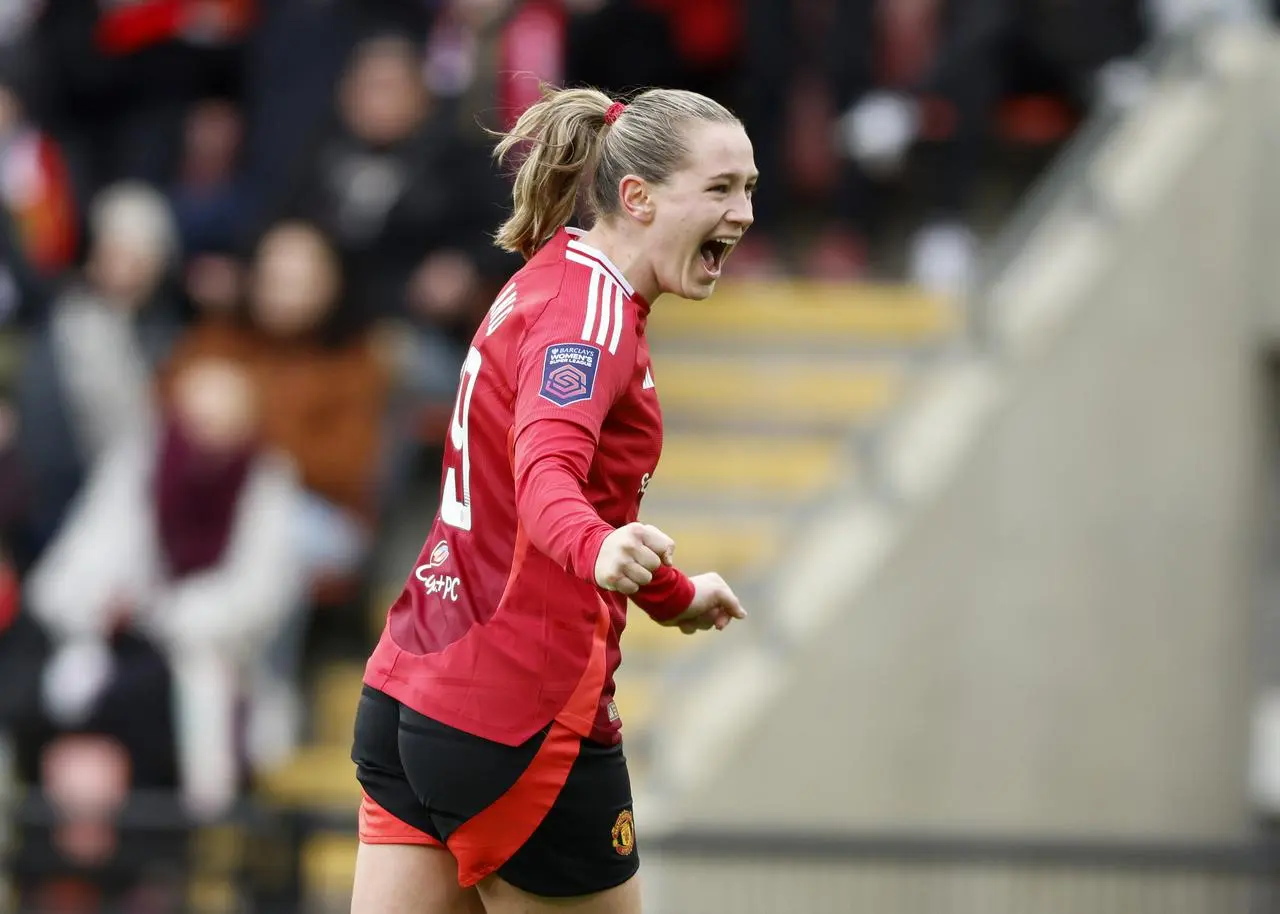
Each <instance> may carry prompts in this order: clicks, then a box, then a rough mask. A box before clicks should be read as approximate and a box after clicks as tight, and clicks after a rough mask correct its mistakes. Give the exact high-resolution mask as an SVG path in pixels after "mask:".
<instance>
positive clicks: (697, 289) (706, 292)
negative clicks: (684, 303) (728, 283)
mask: <svg viewBox="0 0 1280 914" xmlns="http://www.w3.org/2000/svg"><path fill="white" fill-rule="evenodd" d="M715 290H716V284H715V282H711V283H709V284H706V285H704V284H702V283H694V284H693V285H691V286H689V287H688V288H687V289H686V290H685V291H684V293H683V295H681V298H687V299H689V300H690V301H706V300H707V299H708V298H710V297H711V293H712V292H714V291H715Z"/></svg>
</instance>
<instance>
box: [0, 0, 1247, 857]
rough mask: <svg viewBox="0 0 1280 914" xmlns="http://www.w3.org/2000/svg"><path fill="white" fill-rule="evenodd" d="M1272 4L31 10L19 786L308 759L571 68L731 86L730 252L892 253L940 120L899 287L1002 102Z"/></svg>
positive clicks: (781, 260)
mask: <svg viewBox="0 0 1280 914" xmlns="http://www.w3.org/2000/svg"><path fill="white" fill-rule="evenodd" d="M1252 10H1253V6H1252V4H1251V3H1249V2H1246V0H1240V2H1236V3H1232V2H1231V0H1073V2H1063V0H954V2H952V0H881V2H875V0H789V2H788V0H523V2H517V0H4V2H3V3H0V732H8V733H10V734H11V735H12V736H13V737H14V738H15V742H16V745H17V758H18V768H19V775H20V776H21V777H22V779H23V780H25V781H27V782H28V783H31V784H37V785H42V786H43V787H44V788H45V789H46V790H47V791H49V792H50V793H51V794H54V795H57V794H58V793H59V792H61V791H69V792H70V793H71V794H74V793H75V792H76V790H77V789H79V790H81V791H84V790H88V791H89V792H90V793H92V794H94V795H95V796H98V797H99V800H100V801H101V802H102V803H106V804H108V805H109V804H110V803H111V802H114V800H113V799H112V798H117V799H118V797H119V796H121V795H122V794H123V793H124V792H125V791H127V790H130V789H138V788H154V789H162V790H177V791H178V792H179V794H180V795H181V796H182V797H183V798H184V800H185V802H186V803H187V804H188V806H189V808H190V809H191V810H192V811H193V812H195V813H197V814H201V813H203V814H216V813H217V812H218V811H220V810H222V809H224V808H225V807H226V805H227V804H228V803H229V802H231V801H232V800H233V799H234V798H235V796H236V795H237V794H238V793H239V792H240V791H241V790H242V789H243V788H244V786H245V785H246V784H247V783H249V782H250V781H251V779H252V777H253V775H254V773H255V772H257V771H261V770H263V769H264V768H269V767H271V766H274V765H276V764H279V763H280V762H281V761H282V760H284V759H287V758H288V757H289V754H290V753H291V752H292V751H293V750H294V748H295V746H296V745H297V743H298V740H299V738H300V736H301V733H302V728H303V725H304V720H303V708H302V702H301V700H300V697H299V696H300V690H299V684H300V682H301V676H302V670H303V663H304V646H305V644H306V640H307V639H306V636H307V631H308V627H309V625H310V624H311V623H310V620H311V619H312V617H313V614H314V612H315V611H316V610H315V608H316V606H317V605H320V604H324V603H325V602H326V601H333V600H339V601H340V600H341V599H342V597H341V595H342V594H349V593H351V592H353V591H354V592H357V593H358V592H360V588H361V587H362V586H363V584H364V582H366V581H367V577H368V569H369V567H370V559H371V556H372V555H373V554H374V553H375V551H376V549H377V546H378V543H379V533H380V531H381V530H382V528H383V523H382V522H383V519H384V518H385V516H386V513H387V512H388V510H389V509H390V508H391V507H393V506H394V505H395V504H396V503H397V500H398V499H399V498H400V497H401V496H402V494H403V492H404V490H405V487H406V486H407V485H409V483H410V482H411V481H412V479H413V477H414V473H415V470H416V468H417V467H418V465H419V461H418V460H417V457H418V456H419V454H420V452H421V449H422V448H423V447H430V446H431V444H432V443H433V441H434V440H436V439H437V438H438V436H439V434H440V430H441V428H442V427H443V425H442V422H441V417H442V416H443V417H444V418H445V419H446V420H447V416H448V408H449V406H450V405H451V403H452V396H453V391H454V384H455V381H456V376H457V372H458V368H459V366H460V364H461V358H462V355H463V353H464V352H465V345H466V341H467V340H468V339H469V337H470V334H471V331H472V329H473V327H474V325H475V324H476V323H477V321H478V320H479V317H480V316H481V315H482V314H483V312H484V310H485V308H487V306H488V304H489V302H490V300H491V298H492V296H493V294H494V293H495V292H496V290H497V289H498V288H499V286H500V285H501V283H502V282H503V281H504V280H505V278H506V277H507V276H508V275H509V273H510V272H511V271H512V270H513V269H514V268H515V267H516V266H518V264H516V263H513V262H512V260H511V258H510V257H509V256H508V255H505V254H502V253H501V252H499V251H497V250H496V249H495V248H494V247H493V246H492V244H491V243H490V232H491V231H492V230H493V229H494V228H495V227H496V225H497V224H498V222H499V221H500V219H501V218H502V213H503V207H504V204H505V202H506V200H507V199H508V194H509V190H508V186H507V183H506V182H507V178H506V176H504V175H502V174H499V173H497V172H495V170H494V169H493V167H492V165H491V162H490V157H489V150H490V148H491V143H492V137H491V136H490V135H489V134H488V133H487V131H490V130H495V129H501V128H502V127H504V126H506V125H508V124H509V123H511V122H512V120H513V119H514V117H515V116H516V115H518V113H519V112H520V111H521V110H522V109H523V107H524V106H526V105H527V104H528V103H529V102H531V101H532V100H533V99H534V98H536V96H537V94H538V92H539V85H540V83H541V82H544V81H545V82H548V83H552V84H566V83H591V84H594V85H597V86H601V87H603V88H606V89H608V90H610V91H613V92H615V93H619V94H621V93H624V92H625V91H626V90H628V89H632V88H635V87H640V86H645V85H655V84H657V85H668V86H681V87H687V88H692V89H696V90H699V91H702V92H705V93H707V94H710V95H712V96H714V97H716V98H718V99H721V100H722V101H725V102H726V103H728V104H729V105H731V106H732V107H733V108H734V109H735V110H736V111H737V112H738V113H739V114H740V115H741V116H742V118H743V119H744V121H745V122H746V124H747V126H748V129H749V130H750V132H751V135H752V137H753V140H754V142H755V144H756V154H757V162H758V165H759V167H760V170H761V172H762V175H763V180H762V181H761V184H760V190H759V193H758V197H757V199H756V206H757V222H756V225H757V227H756V228H755V229H754V230H753V231H752V233H751V235H750V236H748V241H747V242H744V244H743V245H742V246H740V250H739V251H738V252H737V253H735V255H734V260H733V261H732V262H731V264H730V271H731V272H734V271H736V274H737V275H738V276H739V277H751V276H756V277H761V276H780V275H787V274H802V275H807V276H812V277H817V278H821V279H835V280H848V281H857V280H860V279H865V278H868V277H869V276H870V275H872V263H871V257H870V254H869V251H870V250H871V247H872V242H874V240H875V237H876V232H877V224H876V219H875V206H874V205H873V203H872V200H873V197H874V196H875V193H876V188H877V186H879V185H881V184H883V183H885V182H891V181H893V180H894V176H895V175H897V174H900V173H901V171H902V170H903V168H904V167H905V166H906V163H907V162H908V161H910V160H911V159H912V157H913V156H914V155H915V153H916V152H917V151H918V150H920V149H922V148H927V150H928V152H929V155H928V157H927V160H926V165H925V167H924V169H923V172H922V173H921V176H920V179H919V182H918V187H917V188H915V192H916V194H917V196H918V198H919V199H920V201H921V205H920V211H921V213H922V217H921V220H920V224H919V225H918V226H917V227H916V230H915V231H914V233H913V235H912V237H911V238H910V240H909V243H908V253H907V257H906V258H905V262H906V264H907V266H906V268H905V270H906V275H905V276H904V277H903V278H906V279H910V280H914V281H918V282H921V283H924V284H925V285H928V286H931V287H935V288H938V289H940V290H944V291H947V290H951V291H954V290H957V289H962V288H963V287H964V285H965V283H966V282H968V281H969V280H970V279H971V276H972V272H973V269H974V264H975V260H976V257H977V241H976V235H975V232H974V230H973V229H972V228H971V227H970V222H969V220H970V216H969V213H970V210H971V207H972V206H973V195H974V193H975V189H976V188H977V186H978V180H979V177H980V174H981V171H982V165H983V151H984V149H985V148H986V144H987V143H988V142H989V141H990V139H991V136H992V134H993V133H994V132H998V131H999V130H1000V129H1002V125H1003V126H1004V127H1005V128H1007V126H1008V125H1007V124H1006V122H1005V121H1002V120H1001V119H1000V117H1001V116H1003V115H999V116H998V115H997V112H1006V113H1007V112H1008V111H1013V112H1014V114H1013V115H1012V116H1013V117H1014V118H1015V122H1016V125H1017V127H1016V129H1018V130H1020V131H1022V133H1023V134H1024V135H1034V136H1038V137H1041V138H1043V139H1046V140H1047V141H1052V142H1058V141H1060V140H1062V139H1063V138H1065V137H1066V136H1069V135H1070V132H1071V130H1072V129H1073V128H1074V125H1075V124H1076V123H1078V121H1079V119H1080V118H1081V117H1082V116H1083V115H1084V114H1085V113H1086V112H1087V111H1088V110H1089V109H1090V108H1091V107H1093V106H1095V105H1098V104H1109V105H1125V104H1131V103H1132V101H1133V99H1135V98H1137V97H1139V95H1140V93H1141V90H1142V85H1143V79H1144V76H1143V73H1142V68H1141V66H1140V64H1139V63H1138V57H1137V55H1138V53H1139V51H1140V49H1141V48H1142V47H1143V46H1144V45H1145V44H1146V42H1148V41H1149V40H1150V38H1151V37H1152V35H1153V34H1155V33H1157V32H1158V31H1160V30H1163V29H1170V28H1176V27H1179V26H1181V25H1183V24H1185V23H1187V22H1190V21H1192V20H1194V19H1195V18H1196V17H1197V16H1199V15H1207V14H1224V13H1230V14H1235V15H1249V14H1250V13H1251V12H1252ZM1018 99H1021V100H1023V101H1024V102H1026V101H1027V100H1028V99H1030V100H1031V101H1030V103H1028V104H1024V105H1023V106H1022V107H1021V108H1008V106H1007V103H1009V102H1010V101H1012V100H1018ZM1002 106H1005V107H1002ZM335 594H336V595H338V596H335ZM360 647H361V648H363V645H361V646H360ZM77 771H79V772H84V771H93V772H95V775H94V778H93V779H92V780H93V782H94V783H93V785H92V786H91V787H87V788H86V787H85V786H84V783H85V782H84V780H83V779H80V780H77V779H76V778H75V777H70V776H68V774H67V772H77ZM69 784H79V785H80V786H79V787H71V786H68V785H69ZM99 837H100V836H99ZM66 842H67V843H66V845H65V847H64V848H63V849H64V850H65V851H66V852H67V853H68V854H70V855H72V856H73V857H74V856H76V855H77V854H79V855H80V857H81V858H82V859H83V860H84V861H90V862H92V861H93V860H94V859H97V858H96V857H95V855H98V856H100V855H101V854H102V853H104V851H103V849H102V841H101V840H97V841H96V842H95V839H94V838H93V835H92V834H91V833H90V834H88V837H86V834H85V833H80V832H74V833H72V832H68V834H67V836H66ZM108 843H109V842H108Z"/></svg>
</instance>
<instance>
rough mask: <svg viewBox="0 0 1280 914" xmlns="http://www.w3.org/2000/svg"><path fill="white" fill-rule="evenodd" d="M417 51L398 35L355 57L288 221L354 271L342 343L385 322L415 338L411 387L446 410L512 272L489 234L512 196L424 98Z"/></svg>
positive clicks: (469, 137)
mask: <svg viewBox="0 0 1280 914" xmlns="http://www.w3.org/2000/svg"><path fill="white" fill-rule="evenodd" d="M421 65H422V61H421V57H420V54H419V52H418V49H417V47H416V46H415V45H414V44H413V43H412V42H410V41H408V40H407V39H404V38H401V37H396V36H383V37H378V38H371V39H369V40H368V41H366V42H364V43H362V44H361V45H360V46H359V47H358V48H357V49H356V51H355V53H354V56H353V57H352V60H351V62H350V64H349V66H348V68H347V71H346V73H345V75H344V76H343V79H342V82H341V84H340V86H339V92H338V123H337V125H336V126H335V128H334V130H333V131H332V132H331V133H330V134H328V135H327V136H326V137H325V138H324V139H323V141H322V142H321V143H320V144H319V146H318V147H317V148H316V149H315V150H314V152H313V154H312V156H311V158H310V160H309V163H308V165H307V167H306V168H305V169H304V170H303V171H302V172H301V175H300V180H299V181H298V183H297V184H296V185H295V189H294V191H293V192H292V193H291V195H290V198H289V200H288V202H287V203H286V204H285V205H284V207H283V211H284V212H286V213H289V214H292V215H293V216H296V217H300V218H304V219H307V220H308V221H311V222H314V223H315V224H317V225H319V226H320V227H322V228H323V229H324V230H325V231H326V232H327V233H328V234H329V236H330V237H332V238H333V239H335V241H336V243H337V246H338V250H339V251H340V252H341V254H342V258H343V262H344V264H345V266H346V269H347V278H348V283H347V287H348V293H349V294H348V295H347V297H346V301H345V308H344V309H343V310H342V311H341V313H338V314H335V315H334V316H333V318H332V321H333V324H334V325H335V329H336V330H337V332H339V333H349V332H359V331H362V330H364V329H366V328H368V327H369V326H371V325H372V324H373V323H374V322H375V321H378V320H387V319H390V320H394V321H397V322H400V323H402V324H404V325H407V326H408V327H409V328H411V333H410V334H409V335H408V339H409V341H410V343H411V345H410V346H409V347H408V348H409V352H410V355H409V359H408V361H409V366H408V370H407V375H406V378H407V383H408V384H409V387H410V389H411V392H412V394H413V395H414V396H415V397H418V398H422V399H427V400H437V401H444V400H451V399H452V397H453V391H454V389H455V387H456V384H457V376H458V371H459V370H460V368H461V365H462V357H463V353H464V343H465V340H467V339H468V338H469V335H470V333H471V331H472V330H473V329H474V325H475V322H476V321H477V320H478V318H479V315H480V314H481V313H483V310H484V308H486V307H487V306H488V304H489V300H490V298H491V296H492V294H493V292H495V291H496V289H495V288H494V287H493V284H492V281H491V280H492V277H493V276H495V275H497V274H498V266H495V264H498V265H500V264H502V263H504V262H505V260H504V258H502V257H501V256H500V255H498V254H497V252H496V251H495V249H494V248H493V247H492V245H491V243H490V241H489V238H488V234H487V233H488V230H489V228H490V227H491V225H492V217H493V214H494V213H496V212H498V211H499V207H500V203H501V201H502V199H503V197H504V195H505V193H506V189H505V187H504V186H503V184H502V182H501V181H500V179H498V177H497V176H496V175H495V174H494V172H493V170H492V167H491V166H490V164H489V156H488V152H487V150H486V149H485V148H484V147H483V146H481V145H480V142H479V141H480V140H481V138H482V137H481V134H480V133H479V131H478V130H474V128H473V131H472V133H471V134H468V133H466V132H464V131H461V130H459V127H458V123H457V120H456V118H455V117H454V116H453V115H452V113H451V112H450V110H449V109H448V108H447V106H444V105H441V104H439V103H437V101H436V100H435V99H434V98H433V97H432V96H431V95H430V94H429V93H428V92H427V91H426V89H425V87H424V85H423V80H422V75H421Z"/></svg>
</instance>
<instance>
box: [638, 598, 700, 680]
mask: <svg viewBox="0 0 1280 914" xmlns="http://www.w3.org/2000/svg"><path fill="white" fill-rule="evenodd" d="M697 641H698V639H697V638H695V637H692V636H690V635H686V634H683V633H682V632H681V631H680V629H678V628H668V627H667V626H665V625H659V624H658V623H657V622H654V621H653V620H652V619H650V618H649V617H648V616H646V615H645V612H644V610H643V609H641V608H640V607H639V606H635V605H634V604H633V605H630V606H628V607H627V628H626V631H624V632H623V633H622V656H623V668H624V669H632V670H635V669H638V668H641V667H647V666H651V665H652V664H653V663H654V662H660V661H662V660H664V659H666V658H670V657H675V656H677V655H678V654H682V653H684V652H686V651H688V650H691V649H692V648H694V647H696V646H697ZM628 664H629V665H630V666H629V667H628Z"/></svg>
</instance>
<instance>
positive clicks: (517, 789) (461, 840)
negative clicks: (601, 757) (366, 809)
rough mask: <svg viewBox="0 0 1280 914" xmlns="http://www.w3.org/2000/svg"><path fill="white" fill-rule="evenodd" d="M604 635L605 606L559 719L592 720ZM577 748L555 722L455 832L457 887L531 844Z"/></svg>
mask: <svg viewBox="0 0 1280 914" xmlns="http://www.w3.org/2000/svg"><path fill="white" fill-rule="evenodd" d="M608 636H609V612H608V607H607V606H605V604H604V603H601V605H600V617H599V619H598V620H597V622H596V630H595V637H594V640H593V642H592V646H591V660H590V661H589V662H588V664H587V669H586V671H585V672H583V674H582V678H581V679H580V680H578V687H577V688H576V689H574V692H573V695H572V696H570V698H569V702H568V704H566V705H565V707H564V710H563V711H562V712H561V713H562V714H566V715H577V716H578V717H580V718H585V719H587V720H590V719H591V717H592V716H593V714H594V713H595V709H596V705H597V704H598V703H599V701H600V692H601V690H602V689H603V688H604V682H605V675H606V672H605V651H606V646H607V639H608ZM581 747H582V738H581V737H580V736H578V734H577V733H575V732H574V731H573V730H571V729H569V728H568V727H567V726H565V725H564V724H562V723H560V721H559V720H557V721H556V722H555V723H553V724H552V725H551V729H550V730H549V731H548V732H547V735H546V738H545V739H543V741H542V745H541V746H539V747H538V751H537V753H536V754H535V755H534V757H533V761H532V762H530V763H529V767H528V768H526V769H525V770H524V773H523V774H521V775H520V777H519V779H517V780H516V782H515V783H514V784H512V785H511V788H510V789H509V790H508V791H507V792H506V793H504V794H503V795H502V796H500V797H498V799H497V800H495V801H494V802H493V803H492V805H490V806H489V807H488V808H486V809H484V810H483V811H482V812H480V813H479V814H478V815H476V816H473V817H472V818H470V819H468V820H467V821H466V822H464V823H462V825H460V826H458V828H457V829H455V830H454V832H453V834H451V835H450V836H449V840H448V842H447V844H448V848H449V850H450V851H452V852H453V855H454V856H455V857H456V858H457V859H458V884H459V885H461V886H462V887H463V888H467V887H470V886H473V885H475V884H476V883H477V882H479V881H480V880H481V879H483V878H484V877H486V876H488V875H489V874H490V873H492V872H494V871H495V870H497V869H498V868H499V867H501V866H502V865H503V864H504V863H506V862H507V861H508V860H510V859H511V855H512V854H514V853H515V852H516V851H518V850H519V849H520V848H521V847H522V846H523V845H524V843H525V842H526V841H528V840H529V838H530V837H531V836H532V835H533V833H534V831H536V830H537V828H538V826H539V825H540V824H542V820H543V819H544V818H545V817H546V815H547V813H548V812H549V811H550V810H551V807H552V806H554V805H555V802H556V798H557V797H559V796H560V791H561V790H563V789H564V783H565V781H566V780H568V778H569V771H570V770H571V769H572V768H573V763H574V762H575V761H577V759H578V750H579V749H580V748H581Z"/></svg>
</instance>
